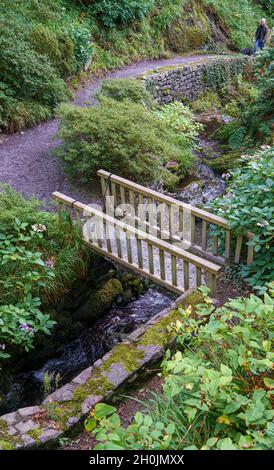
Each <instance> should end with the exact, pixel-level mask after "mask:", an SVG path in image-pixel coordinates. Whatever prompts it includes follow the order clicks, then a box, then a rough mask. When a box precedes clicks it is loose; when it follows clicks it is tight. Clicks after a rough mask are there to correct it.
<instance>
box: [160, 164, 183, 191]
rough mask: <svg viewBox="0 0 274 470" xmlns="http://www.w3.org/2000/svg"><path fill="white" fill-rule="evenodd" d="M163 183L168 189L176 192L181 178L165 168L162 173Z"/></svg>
mask: <svg viewBox="0 0 274 470" xmlns="http://www.w3.org/2000/svg"><path fill="white" fill-rule="evenodd" d="M162 181H163V185H164V187H165V188H166V189H168V190H169V191H175V190H176V188H177V187H178V184H179V182H180V178H179V177H178V176H177V175H175V174H174V173H171V172H170V171H169V170H167V169H166V168H165V169H164V170H163V172H162Z"/></svg>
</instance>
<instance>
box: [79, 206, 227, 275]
mask: <svg viewBox="0 0 274 470" xmlns="http://www.w3.org/2000/svg"><path fill="white" fill-rule="evenodd" d="M74 207H75V208H83V207H84V211H85V213H86V215H90V216H95V217H99V218H101V219H102V218H103V219H105V220H107V221H108V223H109V224H110V225H111V224H112V225H115V226H117V227H119V228H120V229H121V230H124V229H125V227H126V230H128V231H129V233H131V234H133V235H134V236H136V237H140V238H142V239H143V240H146V241H147V242H150V243H151V244H152V245H153V246H154V247H156V248H161V249H163V250H164V251H165V252H167V253H169V254H171V255H174V256H177V258H180V259H183V260H186V261H188V262H189V263H191V264H194V265H195V266H199V267H201V268H202V269H205V270H207V271H211V272H214V273H216V272H218V271H219V270H220V266H218V265H216V264H214V263H212V262H211V261H207V260H204V259H202V258H200V257H198V256H196V255H193V254H192V253H189V252H188V251H185V250H182V249H181V248H178V247H174V246H172V245H171V244H170V243H167V242H166V241H164V240H160V239H159V238H156V237H153V236H151V235H149V234H147V233H145V232H142V231H140V230H137V229H136V228H134V227H132V226H130V225H125V223H124V222H121V221H120V220H116V219H113V218H112V217H110V216H108V215H106V214H103V213H102V212H100V211H98V210H97V209H94V208H91V207H89V206H88V205H86V206H85V205H84V204H82V203H78V202H76V203H74Z"/></svg>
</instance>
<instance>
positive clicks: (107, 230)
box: [105, 222, 112, 253]
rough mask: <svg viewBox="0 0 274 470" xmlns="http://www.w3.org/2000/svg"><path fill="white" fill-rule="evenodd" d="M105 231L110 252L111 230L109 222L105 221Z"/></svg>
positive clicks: (110, 251)
mask: <svg viewBox="0 0 274 470" xmlns="http://www.w3.org/2000/svg"><path fill="white" fill-rule="evenodd" d="M105 232H106V242H107V250H108V252H109V253H112V246H111V239H110V231H109V225H108V223H107V222H106V223H105Z"/></svg>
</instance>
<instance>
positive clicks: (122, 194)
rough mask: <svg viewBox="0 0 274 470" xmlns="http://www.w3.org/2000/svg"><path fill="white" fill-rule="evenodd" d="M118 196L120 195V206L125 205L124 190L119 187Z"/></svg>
mask: <svg viewBox="0 0 274 470" xmlns="http://www.w3.org/2000/svg"><path fill="white" fill-rule="evenodd" d="M120 195H121V204H123V205H125V204H126V195H125V188H124V187H123V186H120Z"/></svg>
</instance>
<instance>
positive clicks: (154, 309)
mask: <svg viewBox="0 0 274 470" xmlns="http://www.w3.org/2000/svg"><path fill="white" fill-rule="evenodd" d="M172 299H173V297H172V295H171V294H169V293H167V292H164V291H162V290H160V289H158V288H156V287H150V288H149V289H148V290H147V291H146V292H145V293H144V294H143V295H141V296H140V297H139V298H138V299H136V300H133V301H131V302H130V303H129V304H128V305H126V306H119V305H115V304H114V305H113V306H112V307H111V308H110V309H109V311H108V312H107V313H106V314H105V315H103V316H102V317H101V318H99V319H98V320H95V321H94V323H93V325H92V326H90V327H89V328H88V329H86V330H85V331H84V332H82V333H81V334H80V336H79V337H78V338H76V339H74V340H73V341H70V342H68V344H66V345H65V346H64V347H62V348H61V350H60V352H59V353H58V350H57V352H56V355H55V356H54V357H51V358H50V359H48V360H46V362H45V363H44V364H43V365H42V366H41V367H40V368H38V369H35V370H27V371H24V372H22V373H17V374H14V376H13V380H12V384H11V386H10V388H9V390H8V392H7V393H6V394H5V404H4V405H3V406H2V407H1V402H0V413H1V414H3V413H7V412H10V411H13V410H15V409H17V408H19V407H20V408H21V407H25V406H30V405H35V404H40V403H41V401H42V400H43V399H44V398H45V396H46V395H48V394H49V393H51V392H53V391H54V390H55V389H56V388H58V387H60V386H61V385H63V384H65V383H67V382H69V381H70V380H72V378H73V377H75V376H76V375H78V374H79V373H80V372H81V371H82V370H84V369H85V368H87V367H89V366H90V365H92V364H93V363H94V362H95V361H96V360H97V359H100V358H101V357H102V356H104V354H106V353H107V352H108V351H110V350H111V349H112V348H113V347H114V346H115V345H116V344H117V343H118V342H120V341H121V340H123V339H125V337H126V336H127V335H128V334H130V333H131V332H132V331H134V330H135V329H137V328H138V327H139V326H140V325H141V324H144V323H146V322H147V321H148V320H149V319H151V318H152V317H153V316H154V315H156V314H157V313H159V312H160V311H161V310H163V309H165V308H166V307H168V306H169V305H170V302H171V301H172Z"/></svg>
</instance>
